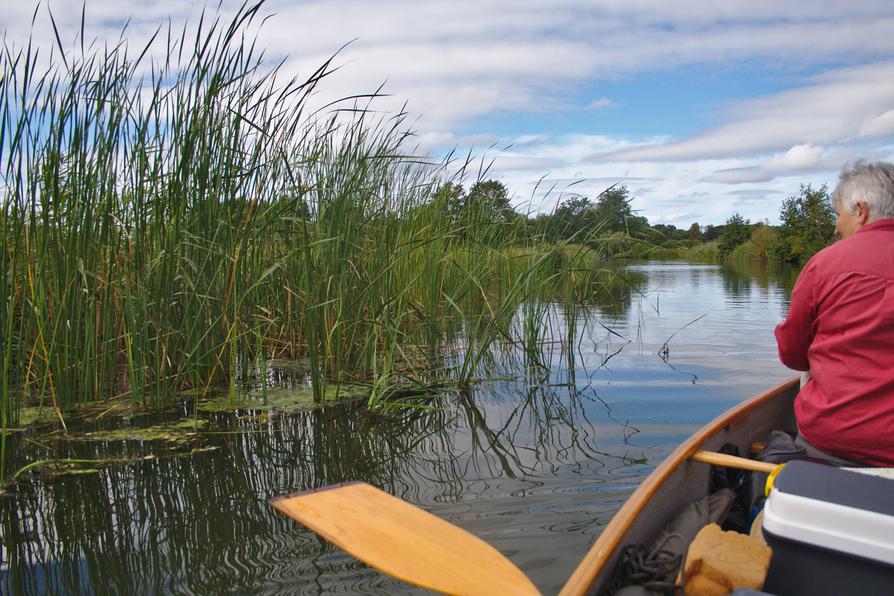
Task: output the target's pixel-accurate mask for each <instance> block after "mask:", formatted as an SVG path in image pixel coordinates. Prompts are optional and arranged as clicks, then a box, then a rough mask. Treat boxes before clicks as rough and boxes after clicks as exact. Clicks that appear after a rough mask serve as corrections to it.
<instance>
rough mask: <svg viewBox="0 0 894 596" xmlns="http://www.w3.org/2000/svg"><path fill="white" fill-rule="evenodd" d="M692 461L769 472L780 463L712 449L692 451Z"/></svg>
mask: <svg viewBox="0 0 894 596" xmlns="http://www.w3.org/2000/svg"><path fill="white" fill-rule="evenodd" d="M689 459H691V460H693V461H700V462H702V463H706V464H711V465H712V466H724V467H727V468H736V469H738V470H750V471H751V472H763V473H764V474H771V473H772V472H773V471H774V470H776V468H778V467H779V465H780V464H771V463H767V462H763V461H757V460H754V459H748V458H745V457H736V456H735V455H726V454H725V453H715V452H713V451H704V450H699V451H696V452H695V453H693V454H692V455H691V456H690V458H689Z"/></svg>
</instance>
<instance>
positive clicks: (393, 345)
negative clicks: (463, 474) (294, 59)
mask: <svg viewBox="0 0 894 596" xmlns="http://www.w3.org/2000/svg"><path fill="white" fill-rule="evenodd" d="M259 8H260V3H259V4H252V5H248V4H246V5H243V6H242V8H241V9H240V10H239V11H238V12H237V13H236V14H235V16H233V17H232V19H230V20H224V19H223V18H222V17H221V16H220V15H216V16H215V15H210V16H207V15H203V19H202V22H201V23H200V24H199V26H198V27H197V28H196V29H195V30H196V33H195V34H193V36H192V37H190V36H189V35H188V34H187V29H184V30H183V31H182V32H179V33H178V32H174V31H171V30H169V29H160V30H159V32H158V33H157V34H156V36H155V37H154V38H153V40H152V42H151V43H150V45H149V46H147V47H146V48H145V49H141V51H139V52H136V53H134V52H131V51H130V50H129V49H128V47H127V45H126V44H120V45H117V46H111V47H109V46H106V47H98V46H97V45H91V46H88V47H87V48H86V49H85V46H84V45H83V44H81V45H80V47H78V48H75V49H73V50H68V49H65V48H63V47H62V46H61V44H60V45H59V46H58V47H55V48H52V49H47V48H38V47H37V46H35V45H33V44H28V45H26V46H25V47H23V48H14V47H10V46H8V45H4V47H3V51H2V56H0V175H2V177H3V178H2V183H3V187H2V211H0V228H2V232H3V244H2V247H0V260H2V267H0V287H2V289H3V301H2V303H0V330H2V331H0V338H2V341H3V344H2V358H3V360H2V362H3V376H2V397H0V399H2V402H0V412H2V428H3V437H4V440H3V454H2V460H3V461H0V473H3V472H5V458H6V452H5V445H6V441H5V437H6V433H7V430H8V429H9V428H11V427H14V426H16V424H17V423H18V411H19V408H20V406H22V405H24V404H40V405H42V406H46V407H52V408H53V410H54V411H55V412H56V414H57V415H58V417H59V418H60V419H63V420H64V414H65V412H66V411H67V410H69V409H71V408H73V407H76V406H78V405H80V404H84V403H88V402H94V401H97V400H108V399H111V398H115V397H117V398H127V399H132V400H136V401H138V402H140V403H142V404H145V405H147V406H151V407H163V406H165V405H167V404H169V403H171V401H172V400H174V399H176V398H177V395H178V394H179V392H181V391H183V390H186V389H191V390H199V391H200V392H201V391H209V390H211V389H215V390H216V389H219V388H221V387H224V388H226V387H229V388H230V391H231V392H233V394H234V397H235V387H236V382H237V379H239V378H244V376H245V375H246V374H250V371H251V370H252V367H254V366H255V365H256V363H260V366H261V367H262V368H263V364H264V363H265V362H266V361H267V359H269V358H273V357H288V358H306V359H307V361H308V363H309V364H308V367H309V371H310V378H311V382H312V385H313V388H314V392H315V395H316V396H317V398H318V399H319V400H322V396H323V391H324V389H325V387H326V384H327V383H332V382H336V383H337V382H340V381H343V380H351V381H355V382H356V381H361V382H367V383H369V384H370V387H371V388H372V397H371V402H372V403H373V405H375V402H376V401H377V400H379V399H384V398H387V395H388V394H390V393H393V389H394V387H403V388H407V387H409V388H413V387H416V388H424V387H426V386H431V385H433V384H436V383H437V382H440V381H442V380H443V379H444V378H450V379H452V381H453V382H455V383H458V384H460V385H461V384H467V383H469V382H470V381H471V380H472V379H473V377H474V375H476V374H477V372H478V370H479V368H480V366H481V364H482V358H483V354H485V353H486V351H487V350H488V348H489V346H490V345H491V344H492V343H493V342H494V341H501V340H508V341H514V340H518V341H523V340H525V338H527V341H528V342H532V341H535V340H536V338H537V337H538V331H537V329H536V318H537V312H535V311H532V310H529V311H527V314H528V317H529V318H530V319H531V320H530V321H529V323H528V324H527V327H525V328H524V332H523V333H524V336H525V337H524V338H517V337H513V332H512V329H513V327H512V326H511V325H510V324H509V323H510V321H511V320H512V318H513V317H515V316H516V314H517V313H518V311H519V305H520V304H522V303H523V302H524V301H525V299H526V298H529V297H531V296H534V295H541V294H543V293H544V292H549V290H548V288H552V287H558V286H559V284H557V283H556V279H557V278H556V276H557V275H559V273H558V272H561V271H565V272H566V273H567V272H572V271H576V273H574V275H572V276H571V278H572V281H571V282H570V283H571V284H572V285H574V284H577V285H578V286H582V287H588V285H589V284H591V283H592V281H593V280H592V273H591V272H589V273H585V272H584V271H585V269H586V268H582V267H580V263H581V259H580V257H579V256H578V257H569V255H568V253H569V251H568V249H567V248H565V249H563V248H555V247H552V248H541V249H537V248H530V247H529V248H524V247H522V248H519V240H518V238H516V237H515V236H513V234H512V233H511V232H510V231H509V229H508V226H506V225H504V224H501V223H500V222H499V221H496V220H486V221H485V220H481V219H480V218H479V219H474V220H472V221H456V220H455V218H451V216H450V214H449V213H450V210H449V208H448V205H446V204H443V203H442V200H444V199H439V198H438V196H439V195H438V193H437V192H436V190H437V189H438V188H439V187H440V186H441V185H442V184H443V183H444V182H445V181H446V180H447V178H446V175H445V172H446V171H447V169H448V167H449V166H452V164H451V163H450V162H449V160H445V161H441V162H433V161H432V160H431V159H429V158H427V157H424V156H422V157H420V156H418V155H416V152H415V150H414V147H413V146H412V135H411V133H410V131H409V130H408V128H407V127H406V125H405V122H404V117H403V115H402V114H394V115H385V116H376V115H374V114H373V112H372V111H371V110H368V109H367V107H368V104H367V103H366V102H370V101H374V100H375V96H376V94H375V93H372V94H369V95H365V96H358V97H354V98H347V99H345V100H344V102H342V103H341V104H338V105H337V106H335V108H333V109H330V110H329V111H327V112H314V113H311V112H310V98H311V97H312V94H313V92H314V90H315V89H316V88H317V86H318V85H319V84H320V83H321V82H322V81H323V80H324V79H325V78H326V77H327V76H328V75H329V74H330V73H331V72H332V62H331V60H330V61H329V62H327V63H325V64H323V65H321V66H320V68H319V69H318V70H317V71H316V72H314V73H312V74H311V75H310V76H309V77H307V78H306V79H295V78H287V77H285V76H284V75H283V73H282V71H281V68H280V66H278V65H276V64H273V65H271V64H269V61H268V60H267V58H266V57H265V56H264V54H263V53H262V52H260V51H259V50H258V49H257V48H256V47H255V45H254V43H253V42H252V41H251V39H250V38H249V37H248V36H247V33H246V30H247V28H248V27H249V26H250V25H251V24H252V23H253V22H254V21H255V20H256V19H257V15H258V11H259ZM83 33H84V32H83V31H81V37H82V38H83ZM57 38H58V37H57ZM134 54H136V55H134ZM460 175H462V173H461V174H460ZM442 194H443V193H442ZM572 252H573V251H572ZM582 276H583V277H585V278H586V279H583V278H582ZM563 291H564V292H566V294H567V295H569V296H570V295H578V294H581V295H583V294H585V292H580V291H578V290H563ZM560 295H561V293H560ZM456 342H462V343H463V345H464V346H465V348H464V350H463V355H462V357H461V359H460V360H459V362H458V364H456V365H455V366H452V367H448V368H447V369H445V368H444V364H443V362H442V361H441V360H440V359H439V354H440V353H441V352H442V351H443V350H442V348H443V347H444V346H447V345H454V344H455V343H456ZM262 376H263V372H262ZM383 396H384V397H383ZM63 424H64V422H63Z"/></svg>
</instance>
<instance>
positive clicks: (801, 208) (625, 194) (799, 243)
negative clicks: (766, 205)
mask: <svg viewBox="0 0 894 596" xmlns="http://www.w3.org/2000/svg"><path fill="white" fill-rule="evenodd" d="M631 200H632V197H631V195H630V191H629V190H628V189H627V187H626V186H624V185H620V184H619V185H614V186H611V187H609V188H608V189H606V190H604V191H603V192H601V193H600V194H599V195H597V196H596V197H595V198H594V199H591V198H590V197H587V196H584V195H573V196H571V197H569V198H568V199H566V200H564V201H562V202H560V203H559V204H558V205H557V206H556V207H555V209H553V211H552V212H550V213H540V214H536V215H532V214H524V213H519V212H518V211H517V210H516V209H514V208H513V206H512V204H511V202H510V198H509V191H508V189H507V188H506V186H505V185H504V184H503V183H501V182H499V181H497V180H483V181H479V182H476V183H474V184H473V185H472V186H471V187H470V188H469V190H468V191H466V190H465V189H464V188H463V186H462V185H461V184H457V183H452V182H448V183H445V184H443V185H441V186H440V187H439V188H438V189H437V190H436V192H435V195H434V202H435V203H438V204H441V205H445V208H446V209H447V211H448V213H449V217H450V219H451V221H452V222H453V223H454V224H456V228H455V229H457V230H460V232H458V233H459V234H461V235H462V234H463V233H464V232H463V230H467V231H468V230H471V229H472V227H476V228H480V227H481V226H490V227H491V228H493V230H494V233H493V234H490V235H488V237H490V238H493V239H494V240H495V241H499V243H501V244H503V243H505V241H506V240H510V241H513V240H514V241H516V242H518V243H530V242H531V241H532V240H533V241H540V242H544V243H550V244H554V243H559V242H562V243H576V244H584V245H589V246H591V247H592V248H594V249H597V250H599V252H601V253H602V254H605V255H606V256H620V257H625V256H627V257H635V256H649V255H650V254H653V255H660V256H662V257H674V256H678V257H682V258H686V257H696V258H697V255H702V256H703V257H705V256H706V257H708V258H716V259H721V260H722V259H753V260H760V261H774V262H780V263H802V264H803V263H804V262H806V261H807V260H808V259H809V258H810V257H811V256H813V255H814V254H816V253H817V252H818V251H819V250H821V249H822V248H824V247H825V246H828V245H829V244H831V243H832V241H833V240H834V228H835V212H834V210H833V209H832V203H831V196H830V193H829V189H828V187H827V186H826V185H823V186H821V187H819V188H814V187H813V186H811V185H809V184H807V185H802V186H801V187H800V190H799V192H798V193H797V194H795V195H792V196H790V197H788V198H787V199H785V200H784V201H783V203H782V207H781V209H780V213H779V220H780V224H779V225H770V224H769V223H767V221H763V222H754V223H752V222H751V221H750V220H748V219H746V218H745V217H743V216H742V215H740V214H739V213H734V214H733V215H732V216H730V217H729V218H728V219H727V220H726V222H725V223H724V224H721V225H710V224H708V225H704V226H703V225H700V224H699V223H698V222H693V223H692V224H691V225H690V226H688V227H686V228H678V227H676V226H674V225H670V224H654V225H653V224H650V223H649V221H648V219H647V218H646V217H644V216H642V215H638V214H637V213H636V211H635V210H633V208H632V207H631V205H630V202H631ZM475 237H476V238H480V237H482V236H481V235H480V234H475Z"/></svg>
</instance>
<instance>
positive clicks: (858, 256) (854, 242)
mask: <svg viewBox="0 0 894 596" xmlns="http://www.w3.org/2000/svg"><path fill="white" fill-rule="evenodd" d="M890 251H891V244H890V243H888V242H879V241H878V239H877V238H873V236H872V235H869V234H859V233H858V234H854V235H853V236H851V237H850V238H845V239H843V240H839V241H837V242H835V243H834V244H831V245H829V246H827V247H826V248H824V249H822V250H821V251H819V252H818V253H816V254H815V255H813V257H811V259H810V260H809V261H807V264H806V265H805V266H804V270H805V271H807V270H810V271H811V273H812V274H813V275H817V276H828V275H836V274H839V273H868V274H871V275H877V276H882V277H886V278H894V269H892V268H891V262H892V261H891V258H890V254H889V253H890Z"/></svg>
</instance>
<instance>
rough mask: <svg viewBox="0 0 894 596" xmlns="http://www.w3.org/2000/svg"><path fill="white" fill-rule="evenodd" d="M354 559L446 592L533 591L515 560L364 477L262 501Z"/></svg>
mask: <svg viewBox="0 0 894 596" xmlns="http://www.w3.org/2000/svg"><path fill="white" fill-rule="evenodd" d="M270 504H271V505H273V507H275V508H276V509H277V510H278V511H280V512H281V513H283V514H285V515H286V516H288V517H290V518H292V519H294V520H295V521H297V522H300V523H302V524H304V525H305V526H307V527H308V528H310V529H311V530H313V531H314V532H316V533H317V534H319V535H320V536H322V537H323V538H325V539H326V540H328V541H329V542H332V543H333V544H335V545H336V546H338V547H339V548H341V549H343V550H345V551H347V552H349V553H351V554H352V555H354V556H355V557H357V558H358V559H360V560H361V561H364V562H365V563H367V564H369V565H371V566H372V567H375V568H376V569H379V570H380V571H384V572H385V573H387V574H388V575H391V576H393V577H396V578H398V579H401V580H403V581H405V582H409V583H411V584H415V585H417V586H422V587H423V588H428V589H430V590H436V591H438V592H444V593H447V594H539V593H540V592H538V590H537V588H535V587H534V584H532V583H531V580H529V579H528V578H527V577H526V576H525V574H524V573H522V572H521V571H520V570H519V569H518V567H516V566H515V565H513V564H512V563H511V562H510V561H509V559H507V558H506V557H504V556H503V555H502V554H500V553H499V552H498V551H497V550H496V549H495V548H494V547H492V546H490V545H489V544H487V543H486V542H484V541H483V540H481V539H480V538H477V537H475V536H473V535H472V534H470V533H468V532H466V531H465V530H463V529H461V528H458V527H457V526H454V525H453V524H451V523H449V522H447V521H445V520H443V519H440V518H438V517H435V516H434V515H432V514H431V513H428V512H427V511H423V510H422V509H419V508H417V507H415V506H414V505H411V504H409V503H407V502H405V501H402V500H400V499H398V498H397V497H393V496H391V495H389V494H388V493H386V492H383V491H381V490H379V489H377V488H375V487H374V486H370V485H369V484H366V483H364V482H349V483H346V484H340V485H333V486H327V487H324V488H320V489H316V490H311V491H307V492H303V493H296V494H294V495H283V496H281V497H276V498H274V499H271V500H270Z"/></svg>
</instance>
